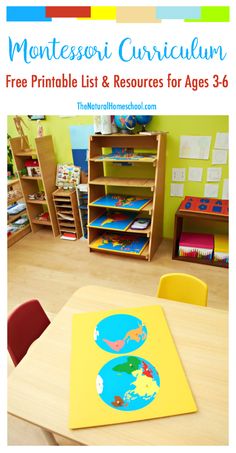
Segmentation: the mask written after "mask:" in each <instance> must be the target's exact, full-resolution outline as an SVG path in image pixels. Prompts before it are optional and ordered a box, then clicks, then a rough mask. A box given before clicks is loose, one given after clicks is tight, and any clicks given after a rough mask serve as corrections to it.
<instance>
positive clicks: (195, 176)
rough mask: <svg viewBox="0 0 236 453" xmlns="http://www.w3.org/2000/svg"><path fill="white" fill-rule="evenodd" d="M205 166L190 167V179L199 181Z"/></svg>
mask: <svg viewBox="0 0 236 453" xmlns="http://www.w3.org/2000/svg"><path fill="white" fill-rule="evenodd" d="M202 172H203V168H199V167H189V169H188V180H189V181H198V182H200V181H201V180H202Z"/></svg>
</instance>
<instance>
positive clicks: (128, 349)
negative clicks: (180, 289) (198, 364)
mask: <svg viewBox="0 0 236 453" xmlns="http://www.w3.org/2000/svg"><path fill="white" fill-rule="evenodd" d="M196 411H197V407H196V403H195V401H194V398H193V395H192V392H191V389H190V386H189V384H188V381H187V378H186V375H185V372H184V369H183V366H182V364H181V361H180V358H179V355H178V352H177V350H176V346H175V344H174V341H173V338H172V336H171V333H170V330H169V328H168V325H167V322H166V319H165V315H164V312H163V310H162V308H161V307H159V306H149V307H139V308H136V309H124V310H117V311H106V312H104V311H101V312H96V313H82V314H75V315H74V316H73V321H72V352H71V371H70V407H69V428H71V429H76V428H84V427H91V426H99V425H109V424H115V423H124V422H131V421H136V420H146V419H151V418H158V417H166V416H171V415H177V414H185V413H190V412H196Z"/></svg>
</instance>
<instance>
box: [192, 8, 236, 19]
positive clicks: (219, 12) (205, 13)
mask: <svg viewBox="0 0 236 453" xmlns="http://www.w3.org/2000/svg"><path fill="white" fill-rule="evenodd" d="M184 22H230V7H229V6H201V17H200V19H184Z"/></svg>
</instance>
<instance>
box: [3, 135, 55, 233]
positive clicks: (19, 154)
mask: <svg viewBox="0 0 236 453" xmlns="http://www.w3.org/2000/svg"><path fill="white" fill-rule="evenodd" d="M10 146H11V149H12V153H13V156H14V160H15V164H16V168H17V171H18V174H19V175H20V184H21V190H22V193H23V194H24V198H25V202H26V207H27V214H28V217H29V221H30V226H31V229H32V232H33V233H36V232H37V231H39V230H40V229H41V228H43V227H45V226H47V227H49V228H51V229H52V232H53V235H54V237H56V236H58V234H59V229H58V224H57V218H56V212H55V208H54V204H53V199H52V193H53V191H54V190H55V189H56V186H55V181H56V166H57V164H56V159H55V154H54V147H53V141H52V137H51V136H50V135H48V136H45V137H40V138H36V139H35V149H29V148H28V143H27V141H24V140H23V146H22V139H21V137H16V138H12V139H10ZM30 157H33V158H37V160H38V162H39V169H40V173H41V176H27V175H22V174H21V173H22V170H24V168H25V162H26V161H27V160H28V159H29V158H30ZM40 190H43V191H44V193H45V198H46V199H45V200H32V199H29V198H28V197H29V195H32V194H34V193H37V192H39V191H40ZM45 211H48V213H49V218H50V221H45V220H42V221H41V220H38V219H37V218H38V216H40V214H42V213H43V212H45Z"/></svg>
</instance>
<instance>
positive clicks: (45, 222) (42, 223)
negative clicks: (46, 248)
mask: <svg viewBox="0 0 236 453" xmlns="http://www.w3.org/2000/svg"><path fill="white" fill-rule="evenodd" d="M31 222H32V223H36V224H37V225H49V226H52V223H51V221H50V220H37V219H31Z"/></svg>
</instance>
